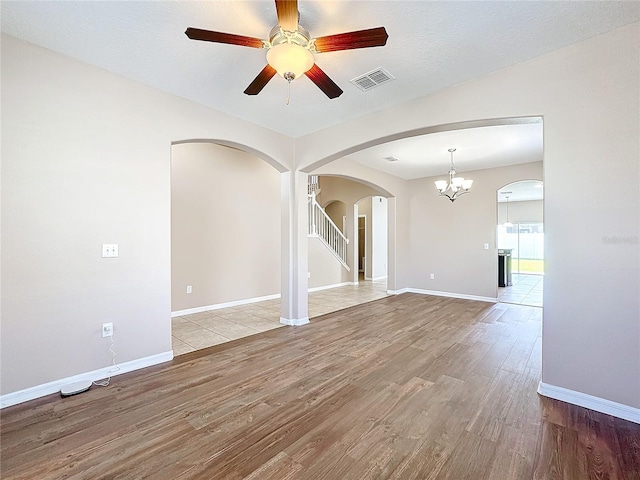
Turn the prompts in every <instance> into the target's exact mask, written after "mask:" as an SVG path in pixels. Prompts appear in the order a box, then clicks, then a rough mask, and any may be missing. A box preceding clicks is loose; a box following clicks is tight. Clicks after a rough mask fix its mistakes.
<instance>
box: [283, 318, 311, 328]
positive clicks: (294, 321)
mask: <svg viewBox="0 0 640 480" xmlns="http://www.w3.org/2000/svg"><path fill="white" fill-rule="evenodd" d="M280 323H281V324H283V325H288V326H290V327H297V326H300V325H306V324H307V323H309V317H304V318H284V317H280Z"/></svg>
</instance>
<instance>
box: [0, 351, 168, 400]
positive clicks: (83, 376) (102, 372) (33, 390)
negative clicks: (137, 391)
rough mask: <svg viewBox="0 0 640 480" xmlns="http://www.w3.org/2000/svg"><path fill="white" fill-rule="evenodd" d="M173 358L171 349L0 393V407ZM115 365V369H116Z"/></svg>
mask: <svg viewBox="0 0 640 480" xmlns="http://www.w3.org/2000/svg"><path fill="white" fill-rule="evenodd" d="M172 359H173V351H172V350H170V351H168V352H163V353H158V354H156V355H150V356H148V357H144V358H138V359H137V360H131V361H129V362H124V363H119V364H117V365H115V366H113V365H110V366H108V367H104V368H99V369H98V370H93V371H91V372H85V373H79V374H78V375H73V376H71V377H66V378H61V379H60V380H54V381H53V382H49V383H44V384H42V385H36V386H35V387H29V388H25V389H24V390H18V391H17V392H13V393H7V394H5V395H0V408H5V407H10V406H12V405H17V404H18V403H22V402H27V401H29V400H34V399H36V398H40V397H44V396H45V395H51V394H52V393H57V392H59V391H60V389H61V388H62V387H63V386H64V385H67V384H69V383H73V382H79V381H83V380H84V381H91V382H93V381H95V380H101V379H103V378H107V377H109V376H111V377H114V376H116V375H120V374H122V373H128V372H132V371H134V370H139V369H141V368H146V367H150V366H152V365H157V364H159V363H164V362H168V361H170V360H172ZM116 367H117V370H116Z"/></svg>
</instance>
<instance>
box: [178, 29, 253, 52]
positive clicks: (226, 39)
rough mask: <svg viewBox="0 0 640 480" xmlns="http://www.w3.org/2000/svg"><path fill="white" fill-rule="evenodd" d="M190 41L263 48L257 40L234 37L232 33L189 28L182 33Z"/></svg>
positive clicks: (239, 36) (240, 36) (242, 36)
mask: <svg viewBox="0 0 640 480" xmlns="http://www.w3.org/2000/svg"><path fill="white" fill-rule="evenodd" d="M184 33H185V35H186V36H187V37H189V38H190V39H191V40H203V41H205V42H216V43H229V44H231V45H241V46H243V47H253V48H263V46H264V42H263V41H262V40H260V39H259V38H255V37H245V36H244V35H234V34H232V33H223V32H214V31H211V30H201V29H199V28H192V27H189V28H187V30H186V31H185V32H184Z"/></svg>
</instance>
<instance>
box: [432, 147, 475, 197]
mask: <svg viewBox="0 0 640 480" xmlns="http://www.w3.org/2000/svg"><path fill="white" fill-rule="evenodd" d="M455 151H456V149H455V148H450V149H449V153H450V154H451V170H449V182H447V181H446V180H436V182H435V183H436V188H437V189H438V192H440V195H441V196H443V197H447V198H448V199H449V200H451V201H452V202H455V201H456V198H458V197H459V196H461V195H464V194H465V193H469V190H470V189H471V184H472V183H473V180H465V179H464V178H462V177H456V167H455V166H454V165H453V152H455Z"/></svg>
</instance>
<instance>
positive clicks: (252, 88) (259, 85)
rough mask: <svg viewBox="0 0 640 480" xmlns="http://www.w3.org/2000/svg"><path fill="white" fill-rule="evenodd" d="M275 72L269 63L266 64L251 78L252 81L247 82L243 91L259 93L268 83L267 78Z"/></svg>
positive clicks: (271, 76) (250, 93)
mask: <svg viewBox="0 0 640 480" xmlns="http://www.w3.org/2000/svg"><path fill="white" fill-rule="evenodd" d="M275 74H276V69H275V68H273V67H272V66H271V65H269V64H267V65H265V67H264V68H263V69H262V71H261V72H260V73H259V74H258V76H257V77H256V78H254V79H253V82H251V83H250V84H249V86H248V87H247V89H246V90H245V91H244V93H246V94H247V95H257V94H259V93H260V92H261V91H262V89H263V88H264V86H265V85H266V84H267V83H269V80H271V78H273V76H274V75H275Z"/></svg>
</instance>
